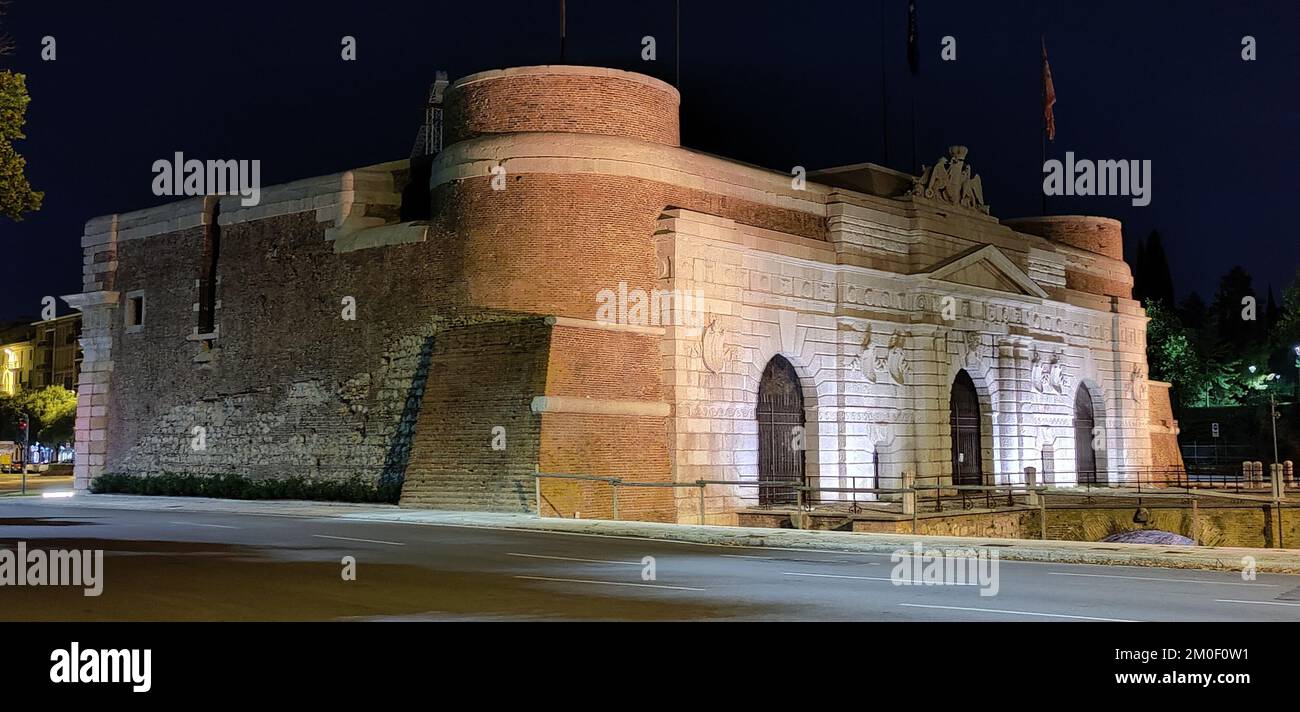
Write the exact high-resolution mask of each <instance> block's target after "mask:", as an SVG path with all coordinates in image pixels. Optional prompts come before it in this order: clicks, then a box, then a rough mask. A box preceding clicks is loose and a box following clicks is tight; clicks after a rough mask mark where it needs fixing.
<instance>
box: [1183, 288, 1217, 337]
mask: <svg viewBox="0 0 1300 712" xmlns="http://www.w3.org/2000/svg"><path fill="white" fill-rule="evenodd" d="M1178 318H1179V319H1181V320H1182V322H1183V326H1186V327H1187V328H1189V329H1192V330H1193V331H1200V330H1201V329H1204V328H1205V322H1206V321H1207V320H1208V319H1209V318H1210V312H1209V307H1207V306H1206V305H1205V300H1204V299H1201V295H1200V294H1198V293H1197V292H1192V293H1191V294H1188V295H1187V296H1186V297H1184V298H1183V301H1182V302H1181V303H1180V304H1179V305H1178Z"/></svg>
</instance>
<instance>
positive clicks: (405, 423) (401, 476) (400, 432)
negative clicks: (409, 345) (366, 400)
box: [379, 334, 434, 491]
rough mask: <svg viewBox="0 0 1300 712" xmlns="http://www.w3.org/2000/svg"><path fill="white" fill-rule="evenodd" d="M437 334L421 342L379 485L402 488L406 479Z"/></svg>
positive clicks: (385, 457) (399, 489)
mask: <svg viewBox="0 0 1300 712" xmlns="http://www.w3.org/2000/svg"><path fill="white" fill-rule="evenodd" d="M433 339H434V337H433V335H432V334H430V335H429V336H426V337H425V338H424V341H423V343H421V344H420V358H419V361H418V362H417V363H416V366H415V373H414V374H412V376H411V386H410V388H409V389H407V391H406V403H405V404H404V405H403V406H402V417H401V418H400V419H399V420H398V421H397V430H395V431H394V432H393V439H392V441H391V442H390V443H389V444H388V453H387V454H386V455H385V456H384V470H383V472H382V473H381V474H380V475H379V486H380V487H381V488H382V487H387V486H393V487H396V488H397V490H398V491H401V488H402V483H403V482H405V480H406V466H407V464H408V463H409V462H410V461H411V438H412V436H413V435H414V434H415V424H416V422H417V421H419V419H420V403H421V402H422V401H423V400H424V386H425V383H427V381H428V378H429V362H430V361H431V360H432V359H433Z"/></svg>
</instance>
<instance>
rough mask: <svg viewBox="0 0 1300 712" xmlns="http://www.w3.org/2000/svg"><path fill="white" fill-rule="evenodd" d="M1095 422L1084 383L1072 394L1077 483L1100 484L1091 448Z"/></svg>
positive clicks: (1090, 400)
mask: <svg viewBox="0 0 1300 712" xmlns="http://www.w3.org/2000/svg"><path fill="white" fill-rule="evenodd" d="M1095 423H1096V418H1095V417H1094V416H1093V410H1092V392H1090V391H1089V390H1088V387H1087V386H1086V385H1084V384H1082V383H1081V384H1079V390H1078V391H1076V392H1075V394H1074V471H1075V476H1076V477H1078V482H1079V484H1089V485H1095V484H1102V483H1103V482H1104V480H1105V478H1103V477H1100V476H1099V475H1098V473H1097V453H1096V452H1095V451H1094V450H1093V449H1092V440H1093V434H1092V429H1093V427H1094V425H1095Z"/></svg>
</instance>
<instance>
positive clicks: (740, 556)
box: [718, 554, 881, 566]
mask: <svg viewBox="0 0 1300 712" xmlns="http://www.w3.org/2000/svg"><path fill="white" fill-rule="evenodd" d="M718 556H719V557H721V558H724V559H755V560H758V561H793V562H795V563H801V564H804V563H806V564H836V563H839V561H837V560H834V559H821V560H817V561H801V560H798V559H794V560H792V559H789V558H782V557H779V556H748V555H746V554H718ZM858 563H859V565H861V566H880V565H881V564H880V562H879V561H862V562H858Z"/></svg>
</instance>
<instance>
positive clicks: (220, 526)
mask: <svg viewBox="0 0 1300 712" xmlns="http://www.w3.org/2000/svg"><path fill="white" fill-rule="evenodd" d="M167 523H168V524H180V525H181V526H185V527H212V528H213V529H238V528H239V527H232V526H230V525H228V524H202V523H200V522H167Z"/></svg>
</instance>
